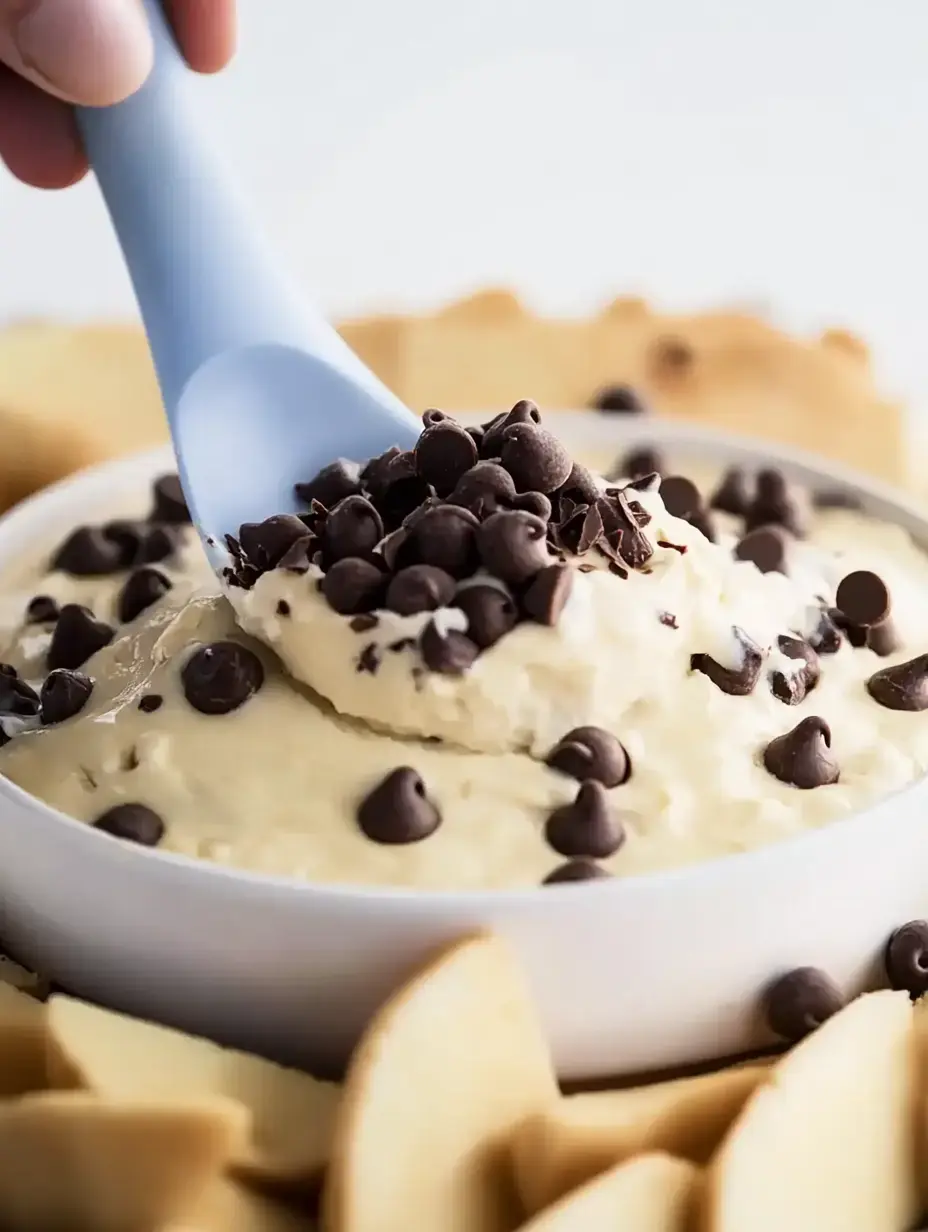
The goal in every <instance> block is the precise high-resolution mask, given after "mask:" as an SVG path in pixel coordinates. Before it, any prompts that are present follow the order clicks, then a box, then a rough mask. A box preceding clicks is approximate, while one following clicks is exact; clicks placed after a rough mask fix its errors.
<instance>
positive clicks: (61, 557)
mask: <svg viewBox="0 0 928 1232" xmlns="http://www.w3.org/2000/svg"><path fill="white" fill-rule="evenodd" d="M51 568H52V569H60V570H61V571H62V572H64V573H70V574H71V576H72V577H105V576H106V575H107V574H110V573H117V572H118V571H119V570H120V569H122V568H124V564H123V553H122V551H121V550H120V545H119V544H118V543H117V542H115V541H114V540H113V539H111V538H108V537H107V536H106V535H105V534H104V533H103V531H102V530H101V529H100V528H99V527H96V526H78V528H77V529H76V530H73V531H72V532H71V534H70V535H68V537H67V539H65V541H64V543H62V544H61V546H60V547H59V548H58V550H57V551H56V552H55V554H54V556H53V557H52V560H51Z"/></svg>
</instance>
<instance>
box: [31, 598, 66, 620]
mask: <svg viewBox="0 0 928 1232" xmlns="http://www.w3.org/2000/svg"><path fill="white" fill-rule="evenodd" d="M58 611H59V608H58V604H57V603H56V602H55V600H54V599H53V598H52V597H51V595H35V596H34V598H32V599H30V600H29V603H28V605H27V607H26V623H27V624H30V625H44V624H49V623H50V622H51V621H53V620H57V619H58Z"/></svg>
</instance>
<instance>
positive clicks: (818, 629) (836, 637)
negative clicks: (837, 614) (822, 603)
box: [809, 610, 841, 655]
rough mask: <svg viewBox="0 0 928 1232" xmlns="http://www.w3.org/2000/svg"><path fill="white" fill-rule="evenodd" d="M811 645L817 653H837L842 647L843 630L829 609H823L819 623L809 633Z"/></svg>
mask: <svg viewBox="0 0 928 1232" xmlns="http://www.w3.org/2000/svg"><path fill="white" fill-rule="evenodd" d="M809 645H810V646H811V647H812V649H813V650H814V651H815V653H816V654H820V655H823V654H837V653H838V651H839V650H840V649H841V632H840V630H839V628H838V626H837V625H836V624H835V622H834V620H833V619H832V617H831V616H830V614H829V613H828V612H827V611H824V610H823V611H822V613H821V615H820V616H819V620H818V624H817V625H816V626H815V628H814V629H813V631H812V632H811V633H810V634H809Z"/></svg>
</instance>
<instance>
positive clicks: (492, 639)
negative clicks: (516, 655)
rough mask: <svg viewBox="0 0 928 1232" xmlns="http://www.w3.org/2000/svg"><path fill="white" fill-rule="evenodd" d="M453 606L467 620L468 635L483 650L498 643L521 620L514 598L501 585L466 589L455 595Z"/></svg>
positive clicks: (476, 586) (466, 587)
mask: <svg viewBox="0 0 928 1232" xmlns="http://www.w3.org/2000/svg"><path fill="white" fill-rule="evenodd" d="M453 606H454V607H457V608H460V609H461V611H462V612H463V613H464V615H465V616H466V617H467V636H468V637H469V638H470V639H471V641H472V642H474V643H475V644H476V645H477V646H478V647H479V648H480V649H481V650H486V649H487V648H488V647H489V646H493V645H494V644H495V643H496V642H498V641H499V639H500V638H501V637H504V636H505V635H506V634H507V633H508V632H509V631H510V629H513V628H514V627H515V624H516V622H517V620H518V619H519V614H518V612H517V610H516V605H515V603H514V602H513V600H512V598H511V596H510V595H508V594H507V593H506V591H504V590H501V589H500V588H499V587H498V586H485V585H474V586H464V587H462V588H461V590H459V591H458V593H457V594H456V595H455V597H454V603H453Z"/></svg>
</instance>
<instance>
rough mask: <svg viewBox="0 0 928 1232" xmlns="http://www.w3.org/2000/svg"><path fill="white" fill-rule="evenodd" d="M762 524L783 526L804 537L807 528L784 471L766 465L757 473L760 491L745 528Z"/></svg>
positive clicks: (755, 528) (754, 500)
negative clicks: (767, 467)
mask: <svg viewBox="0 0 928 1232" xmlns="http://www.w3.org/2000/svg"><path fill="white" fill-rule="evenodd" d="M760 526H782V527H784V528H785V529H786V530H788V531H789V532H790V533H791V534H793V535H796V536H798V537H800V538H801V537H802V535H803V534H804V532H805V527H804V525H803V518H802V512H801V510H800V508H799V504H798V502H797V500H796V497H795V496H794V495H793V493H792V491H791V490H790V487H789V484H788V483H787V481H786V476H785V475H784V474H783V473H782V471H778V470H775V469H772V468H770V469H766V470H762V471H758V473H757V491H756V493H755V496H754V499H753V500H752V501H751V504H750V507H749V508H748V510H747V512H746V513H745V518H744V529H745V531H751V530H757V528H758V527H760Z"/></svg>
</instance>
